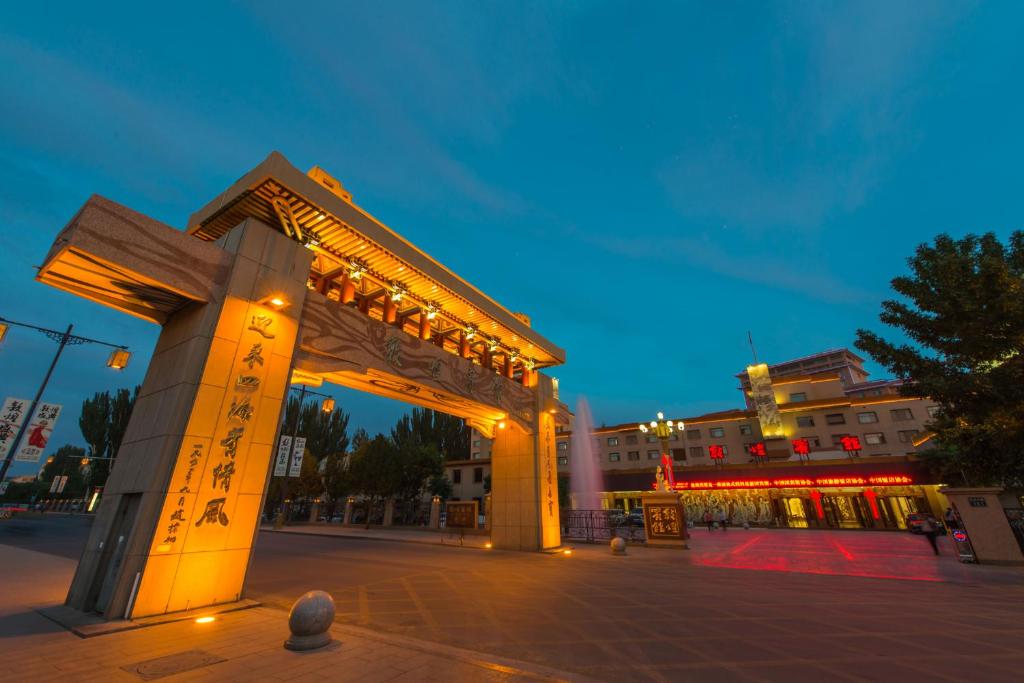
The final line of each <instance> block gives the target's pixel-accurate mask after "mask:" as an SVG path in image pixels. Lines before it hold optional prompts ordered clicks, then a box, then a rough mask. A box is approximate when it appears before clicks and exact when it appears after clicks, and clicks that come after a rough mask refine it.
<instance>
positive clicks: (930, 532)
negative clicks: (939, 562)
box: [921, 519, 939, 555]
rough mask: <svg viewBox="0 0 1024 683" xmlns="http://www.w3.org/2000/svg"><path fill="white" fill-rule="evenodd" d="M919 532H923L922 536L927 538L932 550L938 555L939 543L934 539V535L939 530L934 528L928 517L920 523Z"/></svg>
mask: <svg viewBox="0 0 1024 683" xmlns="http://www.w3.org/2000/svg"><path fill="white" fill-rule="evenodd" d="M921 533H923V534H924V537H925V538H927V539H928V543H930V544H931V546H932V552H934V553H935V554H936V555H938V554H939V544H938V542H937V541H936V540H935V537H936V536H937V535H938V533H939V530H938V529H936V528H935V525H934V524H932V522H931V520H930V519H925V520H924V521H923V522H922V523H921Z"/></svg>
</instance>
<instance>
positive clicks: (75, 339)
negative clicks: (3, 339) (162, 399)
mask: <svg viewBox="0 0 1024 683" xmlns="http://www.w3.org/2000/svg"><path fill="white" fill-rule="evenodd" d="M0 324H3V325H4V326H7V325H15V326H17V327H27V328H29V329H32V330H36V331H38V332H42V333H43V334H45V335H46V336H47V337H49V338H50V339H52V340H53V341H55V342H57V353H55V354H54V355H53V360H52V361H50V367H49V369H48V370H47V371H46V376H45V377H43V383H42V384H40V385H39V390H38V391H37V392H36V396H35V398H33V399H32V405H31V406H29V409H28V412H27V413H26V414H25V419H23V420H22V422H21V426H20V427H18V433H17V435H16V436H15V437H14V442H13V443H12V444H11V449H10V450H9V451H7V456H6V457H5V458H4V462H3V464H2V465H0V481H3V480H4V477H5V476H7V470H8V468H10V466H11V461H12V460H14V456H15V454H16V453H17V452H18V449H19V448H21V440H22V438H24V436H25V432H27V431H28V428H29V423H30V422H31V421H32V416H33V415H35V412H36V406H38V405H39V401H40V400H41V399H42V397H43V392H44V391H45V390H46V385H47V384H49V382H50V377H51V376H52V375H53V370H54V368H56V367H57V361H58V360H60V355H61V354H62V353H63V352H64V347H65V346H74V345H77V344H101V345H103V346H109V347H112V348H114V349H118V350H121V351H125V352H127V349H128V347H127V346H122V345H120V344H111V343H109V342H105V341H99V340H98V339H90V338H89V337H79V336H78V335H74V334H71V330H72V329H74V325H68V329H67V330H65V331H64V332H60V331H58V330H51V329H49V328H46V327H37V326H36V325H29V324H27V323H19V322H16V321H14V320H8V319H6V318H0ZM113 360H114V357H113V356H111V360H110V361H108V362H107V365H110V366H111V367H115V366H114V365H112V363H113ZM122 362H123V363H127V358H124V359H123V360H122ZM122 368H124V365H123V364H122V365H120V366H119V367H117V368H116V369H118V370H120V369H122Z"/></svg>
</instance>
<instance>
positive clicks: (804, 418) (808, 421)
mask: <svg viewBox="0 0 1024 683" xmlns="http://www.w3.org/2000/svg"><path fill="white" fill-rule="evenodd" d="M796 426H797V427H813V426H814V418H813V417H812V416H810V415H800V416H797V418H796Z"/></svg>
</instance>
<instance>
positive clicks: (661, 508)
mask: <svg viewBox="0 0 1024 683" xmlns="http://www.w3.org/2000/svg"><path fill="white" fill-rule="evenodd" d="M641 502H642V503H643V508H644V531H645V532H646V534H647V546H648V547H649V548H678V549H680V550H686V549H687V548H689V545H688V544H687V542H686V539H687V538H689V537H690V534H689V533H688V532H687V531H686V512H685V511H684V510H683V504H682V501H681V500H680V498H679V494H678V493H676V492H674V491H654V492H646V493H643V494H642V495H641Z"/></svg>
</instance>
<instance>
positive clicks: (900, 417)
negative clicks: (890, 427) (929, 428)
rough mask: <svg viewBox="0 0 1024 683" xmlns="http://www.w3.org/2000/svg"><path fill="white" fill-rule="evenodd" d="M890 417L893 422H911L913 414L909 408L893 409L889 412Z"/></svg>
mask: <svg viewBox="0 0 1024 683" xmlns="http://www.w3.org/2000/svg"><path fill="white" fill-rule="evenodd" d="M889 414H890V415H892V420H893V422H906V421H907V420H913V419H914V414H913V413H912V412H910V408H895V409H893V410H890V411H889Z"/></svg>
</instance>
